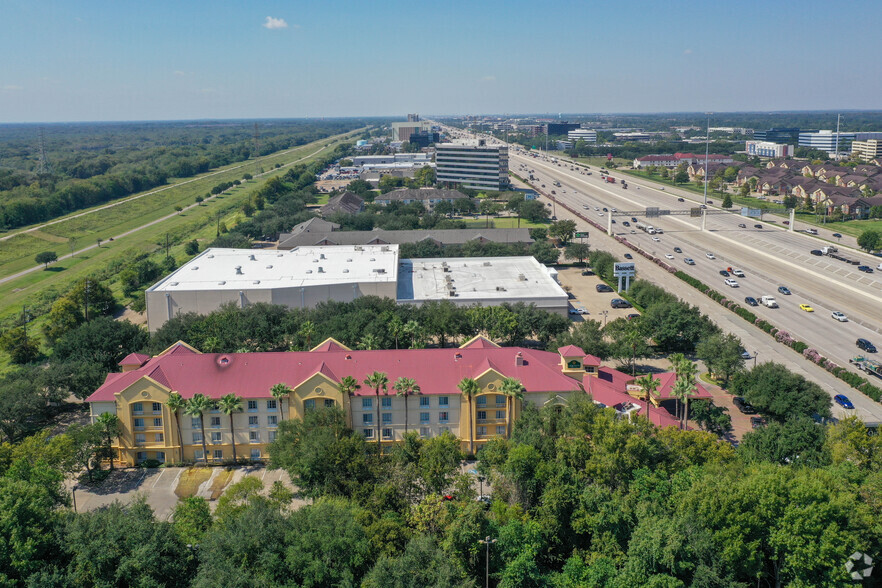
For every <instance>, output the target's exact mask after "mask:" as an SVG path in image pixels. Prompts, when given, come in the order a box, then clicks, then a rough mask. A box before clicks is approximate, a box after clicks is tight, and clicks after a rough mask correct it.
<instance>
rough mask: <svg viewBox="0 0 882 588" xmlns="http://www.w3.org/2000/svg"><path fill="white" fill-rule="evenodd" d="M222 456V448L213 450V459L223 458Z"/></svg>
mask: <svg viewBox="0 0 882 588" xmlns="http://www.w3.org/2000/svg"><path fill="white" fill-rule="evenodd" d="M223 458H224V450H223V449H215V450H214V459H223Z"/></svg>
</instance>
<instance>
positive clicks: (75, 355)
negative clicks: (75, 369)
mask: <svg viewBox="0 0 882 588" xmlns="http://www.w3.org/2000/svg"><path fill="white" fill-rule="evenodd" d="M149 340H150V336H149V335H148V333H147V331H146V330H145V329H143V328H142V327H140V326H138V325H134V324H132V323H130V322H128V321H117V320H113V318H111V317H109V316H102V317H98V318H96V319H94V320H92V321H89V322H87V323H84V324H82V325H80V326H78V327H76V328H75V329H73V330H71V331H68V332H67V333H65V334H64V335H63V336H62V337H61V338H59V339H58V340H57V341H56V342H55V344H54V345H53V346H52V350H53V354H54V357H55V358H56V359H57V360H59V361H68V360H70V361H90V362H95V363H98V364H100V365H102V366H104V368H105V370H107V371H111V370H114V369H117V366H118V364H119V361H120V360H121V359H122V358H124V357H125V356H126V355H128V354H129V353H132V352H133V351H139V350H141V349H143V348H144V347H146V346H147V343H148V341H149Z"/></svg>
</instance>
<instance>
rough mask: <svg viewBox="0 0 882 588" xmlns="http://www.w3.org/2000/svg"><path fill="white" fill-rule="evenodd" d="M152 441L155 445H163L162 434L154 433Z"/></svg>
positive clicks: (163, 437)
mask: <svg viewBox="0 0 882 588" xmlns="http://www.w3.org/2000/svg"><path fill="white" fill-rule="evenodd" d="M153 440H154V441H155V442H156V443H165V435H164V434H163V433H156V434H155V435H154V436H153Z"/></svg>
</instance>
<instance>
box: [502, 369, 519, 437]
mask: <svg viewBox="0 0 882 588" xmlns="http://www.w3.org/2000/svg"><path fill="white" fill-rule="evenodd" d="M500 391H501V392H502V393H503V394H504V395H505V436H506V437H510V436H511V416H512V414H511V411H512V410H514V401H515V400H523V399H524V385H523V384H522V383H521V381H520V380H518V379H517V378H505V379H504V380H502V386H501V387H500Z"/></svg>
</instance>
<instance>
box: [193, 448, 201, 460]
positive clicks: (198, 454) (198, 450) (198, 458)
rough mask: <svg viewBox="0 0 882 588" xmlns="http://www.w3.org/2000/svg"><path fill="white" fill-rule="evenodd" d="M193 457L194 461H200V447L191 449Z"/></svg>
mask: <svg viewBox="0 0 882 588" xmlns="http://www.w3.org/2000/svg"><path fill="white" fill-rule="evenodd" d="M193 459H195V460H196V461H202V450H201V449H196V450H195V451H193Z"/></svg>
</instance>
